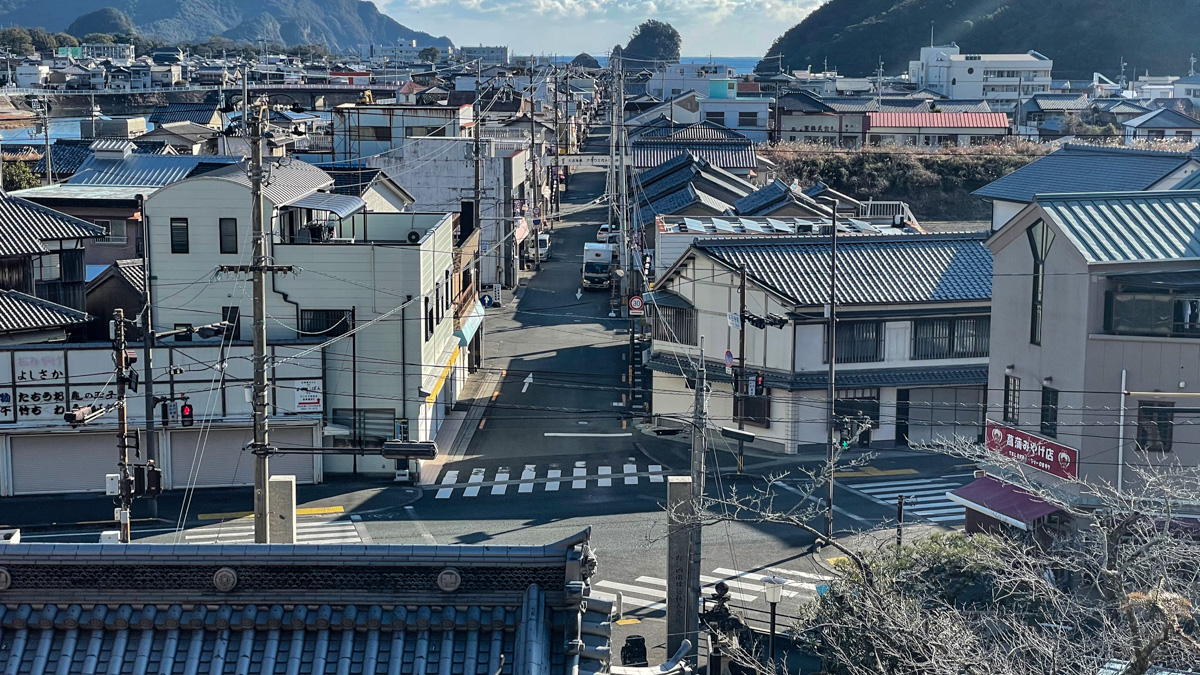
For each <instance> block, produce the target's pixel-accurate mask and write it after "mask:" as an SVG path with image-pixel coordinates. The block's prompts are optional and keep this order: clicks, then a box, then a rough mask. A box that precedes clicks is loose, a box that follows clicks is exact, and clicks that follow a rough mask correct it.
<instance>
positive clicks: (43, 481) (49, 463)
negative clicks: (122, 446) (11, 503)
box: [9, 433, 133, 495]
mask: <svg viewBox="0 0 1200 675" xmlns="http://www.w3.org/2000/svg"><path fill="white" fill-rule="evenodd" d="M9 438H10V442H11V444H12V481H13V493H14V494H18V495H28V494H52V493H61V492H104V476H105V475H106V474H110V473H117V439H116V436H115V435H114V434H112V433H107V434H42V435H38V436H10V437H9ZM131 459H133V458H132V457H131Z"/></svg>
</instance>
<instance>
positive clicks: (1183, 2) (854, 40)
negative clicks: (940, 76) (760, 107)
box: [764, 0, 1200, 80]
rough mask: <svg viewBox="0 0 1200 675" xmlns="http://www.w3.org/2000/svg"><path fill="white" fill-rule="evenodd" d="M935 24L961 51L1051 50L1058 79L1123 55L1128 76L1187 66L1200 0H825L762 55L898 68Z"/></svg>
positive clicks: (941, 40)
mask: <svg viewBox="0 0 1200 675" xmlns="http://www.w3.org/2000/svg"><path fill="white" fill-rule="evenodd" d="M931 23H932V27H933V34H934V40H935V41H936V42H937V44H946V43H948V42H951V41H954V42H957V43H958V44H959V46H960V47H962V49H963V51H964V52H968V51H969V52H971V53H980V54H988V53H1014V52H1018V53H1023V52H1026V51H1029V50H1031V49H1033V50H1036V51H1039V52H1041V53H1043V54H1045V55H1046V56H1048V57H1050V58H1052V59H1054V76H1055V77H1056V78H1073V79H1088V80H1090V79H1091V77H1092V72H1093V71H1101V72H1104V73H1105V74H1107V75H1109V76H1110V77H1114V76H1115V75H1117V74H1119V72H1120V63H1121V58H1122V57H1124V59H1125V61H1126V63H1128V64H1129V66H1128V68H1127V69H1126V73H1127V74H1129V75H1132V74H1133V73H1144V72H1146V70H1149V71H1150V73H1151V74H1153V75H1166V74H1176V75H1184V74H1187V72H1188V57H1189V55H1191V53H1192V52H1196V51H1200V49H1197V47H1198V46H1200V45H1198V44H1197V43H1198V42H1200V39H1198V38H1197V33H1196V31H1197V28H1200V2H1197V1H1196V0H1138V1H1137V2H1129V0H1050V1H1047V0H829V2H826V3H825V4H824V5H822V6H821V7H819V8H817V9H816V10H814V11H813V13H812V14H810V15H809V16H808V17H807V18H805V19H804V21H802V22H800V23H799V24H797V25H796V26H793V27H792V28H791V29H790V30H788V31H787V32H786V33H784V34H783V35H782V36H780V37H779V38H778V39H776V40H775V43H774V44H773V45H771V48H770V50H768V51H767V57H773V56H779V55H782V56H783V60H782V61H783V66H784V68H785V69H787V70H796V69H799V70H803V69H804V68H805V67H807V66H812V67H813V68H814V69H820V68H821V67H822V66H823V64H824V63H825V62H826V60H828V63H829V67H830V68H837V70H838V71H839V72H841V73H844V74H846V75H865V74H868V73H873V72H874V71H875V67H876V60H877V59H879V58H880V57H882V58H883V62H884V70H885V72H887V73H897V72H901V71H905V70H907V68H908V62H909V61H910V60H913V59H915V58H917V56H918V54H919V51H920V48H921V47H922V46H926V45H928V44H929V33H930V26H931ZM766 63H769V64H770V65H771V67H772V69H773V68H774V64H775V61H774V60H773V59H770V60H768V61H767V62H766ZM764 67H765V64H764Z"/></svg>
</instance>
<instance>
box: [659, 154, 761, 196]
mask: <svg viewBox="0 0 1200 675" xmlns="http://www.w3.org/2000/svg"><path fill="white" fill-rule="evenodd" d="M685 157H687V158H688V159H689V160H690V161H687V162H683V163H675V162H674V160H672V162H669V164H673V166H674V169H673V170H672V171H671V172H668V173H665V174H658V175H656V176H655V177H652V178H651V179H650V180H646V181H643V180H642V174H638V175H636V176H635V180H636V181H637V193H638V200H639V201H640V202H642V203H645V202H647V201H653V200H654V199H657V198H658V196H660V195H662V194H666V193H668V192H671V191H673V190H675V189H676V188H678V187H679V186H681V185H683V184H684V183H704V184H708V185H712V186H714V187H715V188H717V189H718V190H719V191H723V192H724V193H727V194H725V195H722V196H724V197H725V198H726V199H734V198H736V197H735V195H736V196H744V195H748V194H750V193H751V192H753V191H754V186H753V185H751V184H750V183H747V182H746V181H744V180H742V179H741V178H738V177H737V176H735V175H733V174H731V173H729V172H728V171H725V170H724V169H721V168H719V167H715V166H713V165H712V164H709V163H708V162H706V161H704V160H703V159H693V158H692V157H691V155H685ZM646 173H649V172H646Z"/></svg>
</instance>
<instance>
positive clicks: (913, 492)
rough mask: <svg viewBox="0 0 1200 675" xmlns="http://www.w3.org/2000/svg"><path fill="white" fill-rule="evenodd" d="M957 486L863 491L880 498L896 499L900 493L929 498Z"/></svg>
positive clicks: (906, 495)
mask: <svg viewBox="0 0 1200 675" xmlns="http://www.w3.org/2000/svg"><path fill="white" fill-rule="evenodd" d="M956 487H958V486H957V485H944V486H941V487H939V488H937V489H936V490H898V491H895V492H893V491H890V490H889V491H888V492H874V491H871V490H863V492H865V493H867V494H869V495H871V496H872V497H878V498H879V499H895V498H896V497H899V496H900V495H904V496H905V497H917V498H929V497H935V496H938V495H944V494H946V493H947V492H949V491H951V490H953V489H954V488H956Z"/></svg>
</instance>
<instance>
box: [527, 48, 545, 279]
mask: <svg viewBox="0 0 1200 675" xmlns="http://www.w3.org/2000/svg"><path fill="white" fill-rule="evenodd" d="M529 61H530V63H529V166H530V168H531V169H532V170H533V210H532V211H531V212H530V213H532V214H533V222H534V227H533V269H534V270H541V269H542V218H541V213H542V212H541V209H540V208H539V207H538V202H539V201H540V199H539V198H540V197H541V196H542V195H541V194H539V188H538V153H537V123H536V122H535V121H534V119H533V111H534V109H535V108H536V107H537V92H536V91H535V90H534V87H533V57H532V56H531V57H529Z"/></svg>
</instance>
